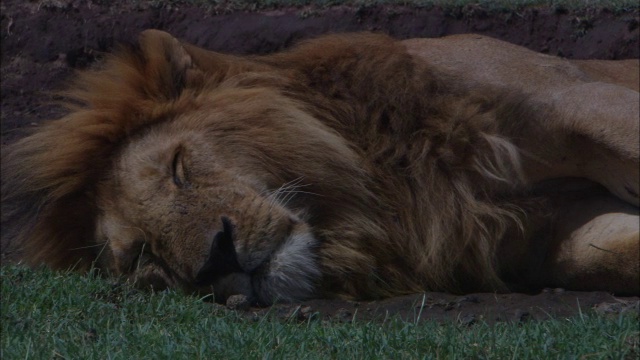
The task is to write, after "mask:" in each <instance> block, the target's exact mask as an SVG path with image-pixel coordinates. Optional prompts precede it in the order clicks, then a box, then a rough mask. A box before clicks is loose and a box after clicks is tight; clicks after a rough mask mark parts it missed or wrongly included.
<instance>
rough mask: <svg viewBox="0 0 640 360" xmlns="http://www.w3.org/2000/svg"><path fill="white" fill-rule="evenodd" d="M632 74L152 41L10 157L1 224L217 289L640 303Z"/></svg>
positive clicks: (150, 280) (437, 53)
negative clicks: (540, 292) (237, 51)
mask: <svg viewBox="0 0 640 360" xmlns="http://www.w3.org/2000/svg"><path fill="white" fill-rule="evenodd" d="M638 69H639V67H638V61H636V60H629V61H619V62H613V61H611V62H609V61H569V60H563V59H559V58H556V57H552V56H547V55H541V54H537V53H534V52H531V51H529V50H526V49H524V48H521V47H517V46H514V45H510V44H507V43H504V42H501V41H497V40H493V39H490V38H486V37H481V36H476V35H463V36H454V37H447V38H443V39H415V40H407V41H395V40H393V39H390V38H388V37H386V36H383V35H374V34H366V33H365V34H349V35H331V36H326V37H322V38H320V39H316V40H312V41H308V42H305V43H303V44H301V45H299V46H297V47H295V48H294V49H292V50H289V51H284V52H281V53H278V54H273V55H268V56H246V57H239V56H231V55H223V54H219V53H215V52H210V51H206V50H203V49H200V48H197V47H194V46H192V45H189V44H186V43H182V42H180V41H178V40H176V39H174V38H173V37H171V36H170V35H169V34H166V33H164V32H161V31H156V30H149V31H145V32H144V33H142V35H141V36H140V39H139V45H136V46H130V47H129V48H124V49H123V50H121V51H120V52H119V53H118V54H117V55H115V56H112V57H110V58H109V59H108V60H107V61H106V64H105V65H104V68H102V69H100V70H96V71H90V72H85V73H83V74H81V75H80V76H79V79H78V80H77V81H76V83H75V85H74V86H73V88H72V90H70V91H69V92H68V93H67V95H68V96H69V97H70V99H71V100H72V102H71V103H72V106H71V112H70V114H69V115H67V116H65V117H64V118H62V119H60V120H57V121H53V122H50V123H48V124H46V125H44V126H42V127H40V128H39V129H38V130H37V131H36V132H35V133H34V134H32V135H30V136H28V137H26V138H24V139H22V140H20V141H18V142H17V143H15V144H14V145H12V146H11V147H10V148H8V149H4V151H3V153H2V170H3V171H2V228H3V236H6V237H9V238H10V239H11V242H12V243H14V244H20V245H22V246H23V247H24V258H25V260H26V261H27V262H28V263H30V264H34V265H35V264H41V263H45V264H48V265H50V266H52V267H55V268H65V267H69V266H74V267H76V268H77V269H85V268H87V267H90V266H91V265H92V264H95V266H98V267H99V268H102V269H105V271H106V272H107V273H111V274H116V275H124V276H125V277H128V278H129V279H131V280H133V281H136V282H137V283H138V284H139V285H140V286H143V287H149V286H151V287H153V288H154V289H160V288H164V287H167V286H168V287H176V288H181V289H184V290H186V291H189V292H191V291H199V292H202V291H205V292H210V291H212V290H213V292H214V294H215V296H216V299H217V300H218V301H224V299H225V298H226V297H227V296H229V295H231V294H244V295H246V296H248V297H249V298H251V299H252V300H253V301H255V302H256V303H260V304H271V303H273V302H274V301H295V300H300V299H304V298H309V297H315V296H334V297H335V296H337V297H343V298H377V297H385V296H392V295H397V294H403V293H411V292H419V291H424V290H438V291H452V292H470V291H507V290H509V289H529V290H535V289H536V288H540V287H542V286H562V287H566V288H571V289H580V290H607V291H612V292H616V293H621V294H638V293H639V291H640V290H639V284H640V279H639V277H640V276H639V274H640V269H639V256H640V255H639V251H640V249H639V243H640V242H639V238H638V233H639V229H638V193H639V189H638V188H639V170H638V163H639V152H640V149H639V146H640V145H639V135H638V118H639V109H638V108H639V104H638V71H639V70H638ZM572 178H573V179H578V178H580V179H586V180H584V183H581V182H579V181H578V180H575V181H573V180H562V181H558V180H553V179H572ZM587 180H588V181H587ZM550 181H551V182H550Z"/></svg>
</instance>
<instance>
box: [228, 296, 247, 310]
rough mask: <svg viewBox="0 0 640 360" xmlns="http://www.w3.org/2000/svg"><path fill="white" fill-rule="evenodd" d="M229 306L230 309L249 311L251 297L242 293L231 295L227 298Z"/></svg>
mask: <svg viewBox="0 0 640 360" xmlns="http://www.w3.org/2000/svg"><path fill="white" fill-rule="evenodd" d="M226 305H227V308H228V309H230V310H239V311H247V310H249V308H250V307H251V303H250V302H249V299H248V298H247V297H246V296H245V295H242V294H239V295H231V296H229V298H228V299H227V303H226Z"/></svg>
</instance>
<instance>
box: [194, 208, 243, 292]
mask: <svg viewBox="0 0 640 360" xmlns="http://www.w3.org/2000/svg"><path fill="white" fill-rule="evenodd" d="M220 219H221V220H222V230H220V231H218V233H216V235H215V236H214V238H213V242H212V243H211V250H210V251H209V258H208V259H207V261H205V263H204V265H203V266H202V268H201V269H200V271H198V274H197V275H196V279H195V281H196V285H197V286H204V285H210V284H212V283H213V281H215V280H216V279H217V278H219V277H221V276H225V275H229V274H231V273H236V272H242V269H241V268H240V264H238V256H237V255H236V248H235V246H234V245H233V238H234V237H235V226H234V224H233V222H232V221H231V220H230V219H229V218H228V217H226V216H222V217H221V218H220Z"/></svg>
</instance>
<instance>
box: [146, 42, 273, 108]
mask: <svg viewBox="0 0 640 360" xmlns="http://www.w3.org/2000/svg"><path fill="white" fill-rule="evenodd" d="M138 41H139V50H140V51H141V53H142V54H141V55H142V58H143V61H144V62H143V68H144V70H143V71H144V75H145V84H146V86H152V88H151V89H147V90H152V91H151V92H147V94H156V95H158V94H159V95H162V96H163V97H165V98H169V99H171V98H175V97H177V96H178V95H180V93H181V92H182V91H183V90H184V89H186V88H199V87H201V86H216V85H217V84H218V83H219V82H220V81H223V80H224V79H226V78H227V77H229V76H233V75H235V74H238V73H241V72H245V71H256V70H259V69H261V68H263V67H264V65H262V66H261V65H258V64H257V63H255V62H253V61H252V60H250V59H248V58H245V57H240V56H234V55H227V54H221V53H217V52H215V51H210V50H205V49H203V48H200V47H197V46H195V45H191V44H188V43H185V42H181V41H179V40H178V39H176V38H174V37H173V36H171V35H170V34H168V33H166V32H164V31H160V30H145V31H143V32H142V33H141V34H140V37H139V39H138Z"/></svg>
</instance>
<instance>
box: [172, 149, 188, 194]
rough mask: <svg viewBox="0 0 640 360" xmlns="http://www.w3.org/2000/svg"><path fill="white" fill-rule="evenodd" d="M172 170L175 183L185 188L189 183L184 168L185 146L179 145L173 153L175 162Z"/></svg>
mask: <svg viewBox="0 0 640 360" xmlns="http://www.w3.org/2000/svg"><path fill="white" fill-rule="evenodd" d="M171 171H172V175H173V183H174V184H175V185H176V186H177V187H179V188H183V187H185V186H186V184H187V178H186V174H185V168H184V148H182V147H178V148H177V149H176V150H175V154H174V155H173V162H172V164H171Z"/></svg>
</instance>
